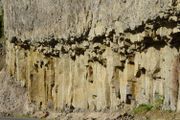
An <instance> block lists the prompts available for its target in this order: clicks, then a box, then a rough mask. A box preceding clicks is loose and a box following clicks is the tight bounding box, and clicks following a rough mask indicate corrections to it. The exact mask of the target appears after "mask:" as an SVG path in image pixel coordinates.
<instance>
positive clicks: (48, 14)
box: [3, 0, 180, 112]
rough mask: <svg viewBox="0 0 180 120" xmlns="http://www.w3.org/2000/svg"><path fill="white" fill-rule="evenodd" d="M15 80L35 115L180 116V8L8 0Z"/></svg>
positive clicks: (157, 0) (135, 0)
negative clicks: (151, 112)
mask: <svg viewBox="0 0 180 120" xmlns="http://www.w3.org/2000/svg"><path fill="white" fill-rule="evenodd" d="M3 4H4V13H5V15H4V20H5V35H6V37H7V39H8V41H7V58H6V62H7V65H8V67H7V68H8V71H9V74H10V75H12V76H15V78H16V79H17V80H18V81H19V82H21V85H22V86H24V87H25V88H27V91H28V97H29V98H28V100H29V102H30V103H32V104H34V105H35V106H36V107H34V109H36V110H45V109H49V110H56V111H69V112H71V111H80V110H92V111H96V110H97V111H102V110H107V109H110V110H116V109H120V108H122V107H123V105H124V104H131V105H138V104H142V103H155V101H157V100H159V99H162V101H163V105H162V106H163V109H167V110H174V111H180V101H179V97H180V96H179V93H180V91H179V81H180V80H179V72H180V71H179V68H180V66H179V65H180V63H179V46H180V45H179V44H180V42H179V39H180V37H179V36H180V29H179V28H180V23H179V22H180V18H179V15H180V1H179V0H130V1H126V0H121V1H119V0H111V1H109V0H103V1H102V0H96V1H91V0H86V1H84V0H73V1H71V0H66V1H64V0H53V1H51V0H38V1H34V0H28V1H18V0H3Z"/></svg>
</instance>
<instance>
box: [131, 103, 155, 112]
mask: <svg viewBox="0 0 180 120" xmlns="http://www.w3.org/2000/svg"><path fill="white" fill-rule="evenodd" d="M152 108H153V105H151V104H141V105H139V106H138V107H136V108H134V110H133V112H134V113H135V114H138V113H145V112H148V111H150V110H152Z"/></svg>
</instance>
